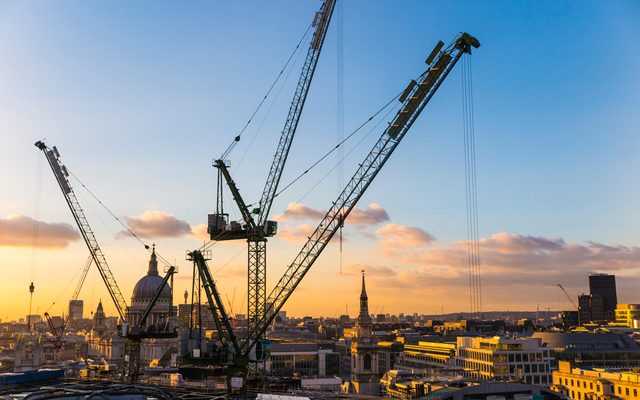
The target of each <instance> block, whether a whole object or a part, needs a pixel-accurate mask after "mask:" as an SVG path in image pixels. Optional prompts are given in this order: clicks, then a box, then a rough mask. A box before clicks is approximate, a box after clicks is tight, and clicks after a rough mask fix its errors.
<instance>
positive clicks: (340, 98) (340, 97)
mask: <svg viewBox="0 0 640 400" xmlns="http://www.w3.org/2000/svg"><path fill="white" fill-rule="evenodd" d="M336 5H337V6H338V7H337V8H338V13H337V17H338V20H337V22H338V24H337V31H338V33H337V35H336V38H337V41H338V46H337V53H338V54H337V59H338V65H337V76H338V79H337V90H336V91H337V102H336V103H337V107H336V111H337V118H336V119H337V121H336V123H337V127H336V128H337V129H336V131H337V142H338V143H340V142H341V141H342V140H344V1H343V0H340V1H337V2H336ZM343 156H344V151H343V149H342V148H340V149H339V150H338V151H337V153H336V158H337V160H338V169H337V173H336V175H337V182H336V183H337V187H338V193H340V191H341V190H342V187H343V186H344V164H343V163H342V161H341V160H342V157H343ZM343 227H344V223H341V224H340V232H339V235H340V275H342V228H343Z"/></svg>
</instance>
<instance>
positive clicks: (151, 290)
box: [131, 248, 171, 303]
mask: <svg viewBox="0 0 640 400" xmlns="http://www.w3.org/2000/svg"><path fill="white" fill-rule="evenodd" d="M162 280H163V279H162V277H161V276H160V275H158V260H157V257H156V250H155V248H154V249H153V251H152V252H151V259H150V260H149V270H148V271H147V275H145V276H143V277H142V278H141V279H140V280H139V281H138V283H136V286H135V287H134V288H133V293H132V295H131V302H132V303H134V302H137V301H140V300H146V301H149V300H151V299H152V298H153V295H154V294H155V292H156V290H158V287H160V285H161V284H162ZM170 299H171V289H170V288H169V284H167V285H165V287H164V288H163V289H162V292H161V293H160V297H159V298H158V300H170Z"/></svg>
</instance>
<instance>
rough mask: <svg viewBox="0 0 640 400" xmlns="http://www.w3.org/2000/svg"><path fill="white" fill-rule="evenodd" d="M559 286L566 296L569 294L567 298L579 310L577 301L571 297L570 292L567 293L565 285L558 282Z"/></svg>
mask: <svg viewBox="0 0 640 400" xmlns="http://www.w3.org/2000/svg"><path fill="white" fill-rule="evenodd" d="M558 287H559V288H560V290H562V293H564V295H565V296H567V300H569V302H570V303H571V305H572V306H573V308H575V309H576V310H578V306H577V305H576V303H575V302H574V301H573V299H572V298H571V296H569V293H567V290H566V289H565V288H564V286H562V285H561V284H559V283H558Z"/></svg>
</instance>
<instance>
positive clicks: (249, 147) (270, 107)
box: [236, 51, 302, 168]
mask: <svg viewBox="0 0 640 400" xmlns="http://www.w3.org/2000/svg"><path fill="white" fill-rule="evenodd" d="M301 54H302V51H298V52H297V54H296V56H295V59H294V60H293V62H292V63H291V67H290V68H289V71H287V73H286V75H285V77H284V79H283V80H282V83H281V84H280V87H279V88H278V91H277V92H276V94H275V96H274V97H273V101H272V102H271V104H270V105H269V108H268V109H267V111H266V112H265V114H264V116H263V117H262V120H261V121H260V124H259V125H258V127H257V128H256V130H255V132H254V133H253V136H251V140H249V144H248V145H247V148H246V149H245V150H244V152H243V153H242V156H240V160H239V161H238V162H237V163H236V168H239V167H240V165H241V164H242V162H243V161H244V160H245V158H246V157H247V154H248V153H249V150H250V149H251V148H252V147H253V143H254V142H255V140H256V138H257V137H258V133H260V131H262V127H263V126H264V124H265V122H266V120H267V118H268V117H269V115H270V114H271V110H273V107H274V106H275V105H276V103H277V102H278V99H279V98H280V94H281V93H282V90H283V89H284V87H285V85H286V83H287V81H288V80H289V77H290V76H291V72H292V71H293V70H294V67H295V65H296V64H297V63H298V59H299V58H300V55H301ZM284 69H286V65H285V68H284ZM284 69H283V70H284Z"/></svg>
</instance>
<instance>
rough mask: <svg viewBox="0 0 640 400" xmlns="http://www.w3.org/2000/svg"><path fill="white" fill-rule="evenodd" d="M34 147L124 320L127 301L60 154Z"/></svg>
mask: <svg viewBox="0 0 640 400" xmlns="http://www.w3.org/2000/svg"><path fill="white" fill-rule="evenodd" d="M35 145H36V147H37V148H39V149H40V150H42V152H44V155H45V157H46V158H47V161H48V162H49V166H51V170H52V171H53V175H54V176H55V177H56V181H58V185H59V186H60V189H61V190H62V194H63V195H64V198H65V200H66V201H67V205H68V206H69V209H70V210H71V214H73V218H74V219H75V221H76V224H77V225H78V228H79V229H80V233H81V235H82V238H83V239H84V242H85V243H86V245H87V247H88V248H89V252H90V253H91V257H92V258H93V261H94V262H95V264H96V266H97V267H98V271H99V272H100V276H101V277H102V280H103V281H104V283H105V285H106V286H107V290H108V292H109V296H111V299H112V300H113V303H114V304H115V306H116V310H117V311H118V314H119V316H120V319H121V320H122V321H125V320H126V310H127V303H126V301H125V300H124V297H123V296H122V291H120V288H119V287H118V283H117V282H116V280H115V278H114V276H113V273H112V272H111V269H110V268H109V264H107V259H106V258H105V256H104V253H103V252H102V249H100V245H99V244H98V240H97V239H96V236H95V234H94V233H93V230H92V229H91V226H90V225H89V222H88V221H87V217H86V215H85V213H84V210H83V209H82V207H81V206H80V203H79V202H78V198H77V197H76V195H75V193H74V192H73V189H72V187H71V185H70V184H69V180H68V179H67V178H68V176H69V173H68V171H67V168H66V167H65V166H64V164H62V162H60V154H59V153H58V150H57V149H56V147H55V146H53V148H49V147H48V146H47V145H46V144H44V143H43V142H42V141H37V142H36V143H35Z"/></svg>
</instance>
